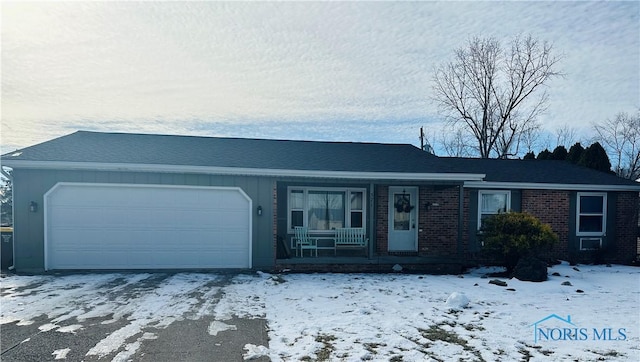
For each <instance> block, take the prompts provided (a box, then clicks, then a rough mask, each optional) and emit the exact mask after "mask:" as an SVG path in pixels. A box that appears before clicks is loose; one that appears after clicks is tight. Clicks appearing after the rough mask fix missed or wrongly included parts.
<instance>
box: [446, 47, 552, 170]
mask: <svg viewBox="0 0 640 362" xmlns="http://www.w3.org/2000/svg"><path fill="white" fill-rule="evenodd" d="M558 61H559V58H558V57H555V56H553V54H552V47H551V45H549V44H548V43H546V42H544V43H541V42H539V41H537V40H535V39H533V38H532V37H531V36H528V37H526V38H521V37H516V38H515V39H514V40H513V41H512V42H511V47H510V49H509V50H508V51H504V50H503V49H502V47H501V45H500V43H499V42H498V41H497V40H496V39H493V38H486V39H483V38H478V37H476V38H473V39H470V40H469V42H468V44H467V46H466V47H463V48H460V49H457V50H456V51H455V53H454V60H453V61H451V62H449V63H447V64H445V65H443V66H441V67H440V68H439V69H438V70H437V71H436V73H435V76H434V84H435V85H434V91H435V96H434V99H435V101H436V103H437V104H438V105H439V106H440V108H441V110H442V111H443V113H444V114H445V116H446V119H447V121H448V122H449V123H450V125H451V126H460V125H464V126H465V127H462V128H457V127H453V128H454V129H456V130H461V131H462V132H465V133H466V134H467V135H469V136H471V137H472V138H473V140H474V142H475V143H476V144H477V147H474V148H477V151H478V154H479V156H480V157H482V158H488V157H498V158H508V157H512V156H515V155H516V154H517V153H518V152H519V149H520V143H521V142H523V140H524V138H525V134H526V137H529V138H530V137H531V136H532V135H534V134H535V132H534V131H535V130H537V129H538V124H537V121H536V118H537V116H539V115H540V113H541V112H543V111H544V110H545V109H546V104H547V94H546V92H545V91H544V90H541V88H542V87H543V86H545V85H546V83H547V82H548V81H549V79H550V78H552V77H554V76H558V75H560V73H558V72H557V71H556V70H555V67H556V66H557V63H558ZM454 139H455V137H454ZM458 139H459V138H458Z"/></svg>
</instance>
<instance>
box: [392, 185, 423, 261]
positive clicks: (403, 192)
mask: <svg viewBox="0 0 640 362" xmlns="http://www.w3.org/2000/svg"><path fill="white" fill-rule="evenodd" d="M417 205H418V189H417V188H416V187H395V186H394V187H389V251H416V250H418V233H417V230H418V229H417V226H418V225H417V223H418V207H417Z"/></svg>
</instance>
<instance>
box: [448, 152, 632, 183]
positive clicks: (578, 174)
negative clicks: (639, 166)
mask: <svg viewBox="0 0 640 362" xmlns="http://www.w3.org/2000/svg"><path fill="white" fill-rule="evenodd" d="M440 159H441V160H443V161H445V162H447V163H449V164H450V166H451V168H452V169H453V170H456V171H457V172H468V173H479V172H482V173H484V174H486V177H485V181H489V182H518V183H549V184H577V185H585V184H594V185H636V186H640V184H639V183H637V182H633V181H630V180H626V179H623V178H620V177H617V176H615V175H613V174H609V173H606V172H600V171H596V170H593V169H589V168H586V167H583V166H578V165H575V164H572V163H569V162H566V161H553V160H497V159H478V158H453V157H443V158H440Z"/></svg>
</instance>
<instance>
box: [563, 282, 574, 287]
mask: <svg viewBox="0 0 640 362" xmlns="http://www.w3.org/2000/svg"><path fill="white" fill-rule="evenodd" d="M562 285H568V286H571V285H572V284H571V282H562Z"/></svg>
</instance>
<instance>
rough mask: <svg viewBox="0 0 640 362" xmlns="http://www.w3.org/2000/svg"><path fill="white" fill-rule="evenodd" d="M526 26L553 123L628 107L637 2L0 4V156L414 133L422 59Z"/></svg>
mask: <svg viewBox="0 0 640 362" xmlns="http://www.w3.org/2000/svg"><path fill="white" fill-rule="evenodd" d="M517 34H525V35H526V34H531V35H533V36H534V37H536V38H539V39H541V40H547V41H549V42H551V43H553V44H554V48H555V50H556V51H557V54H559V55H562V56H563V60H562V62H561V63H560V70H561V71H562V72H564V73H565V74H566V76H565V77H564V78H562V79H560V78H558V79H555V80H554V81H553V82H551V83H550V84H549V87H548V91H549V95H550V98H551V101H550V106H549V110H548V112H547V113H546V114H545V115H544V116H543V117H541V118H540V121H541V122H542V124H543V125H544V127H545V128H546V129H548V130H551V131H553V130H554V129H555V128H557V127H559V126H562V125H565V124H567V125H569V126H571V127H574V128H576V129H578V130H582V131H585V132H586V130H588V129H589V127H590V124H591V123H593V122H599V121H602V120H605V119H607V118H613V117H614V116H615V114H616V113H618V112H621V111H626V112H633V111H634V110H636V109H638V107H639V106H640V3H639V2H637V1H630V2H444V3H443V2H366V3H365V2H338V3H335V2H332V3H328V2H313V3H309V2H304V3H290V2H288V3H275V2H263V3H249V2H242V3H223V2H170V3H169V2H144V3H129V2H118V3H114V2H105V3H103V2H100V3H98V2H67V3H57V2H53V3H24V2H17V3H12V2H5V1H3V2H2V44H1V45H2V124H1V128H0V130H1V132H2V135H1V144H2V152H3V153H4V152H9V151H12V150H13V149H15V148H20V147H25V146H29V145H32V144H35V143H39V142H43V141H46V140H48V139H51V138H53V137H57V136H61V135H64V134H67V133H71V132H74V131H76V130H79V129H82V130H99V131H118V132H120V131H121V132H140V133H167V134H190V135H209V136H231V137H252V138H278V139H307V140H336V141H371V142H400V143H413V144H416V145H417V144H419V140H418V135H419V128H420V127H421V126H425V128H426V129H427V131H428V132H434V130H435V129H437V128H438V127H439V124H440V122H441V121H442V118H441V117H440V116H439V115H438V111H437V108H436V107H435V104H434V103H433V102H432V101H431V100H430V97H431V96H432V95H433V92H432V83H431V82H432V76H433V70H434V68H436V67H437V66H438V65H439V64H442V63H443V62H446V61H447V60H449V59H451V56H452V53H453V50H454V49H455V48H458V47H460V46H462V45H463V44H464V43H465V42H466V41H467V40H468V39H469V38H470V37H472V36H476V35H478V36H482V37H488V36H492V37H496V38H498V39H500V40H504V41H505V42H506V41H508V40H509V39H512V38H513V37H514V36H515V35H517Z"/></svg>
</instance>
